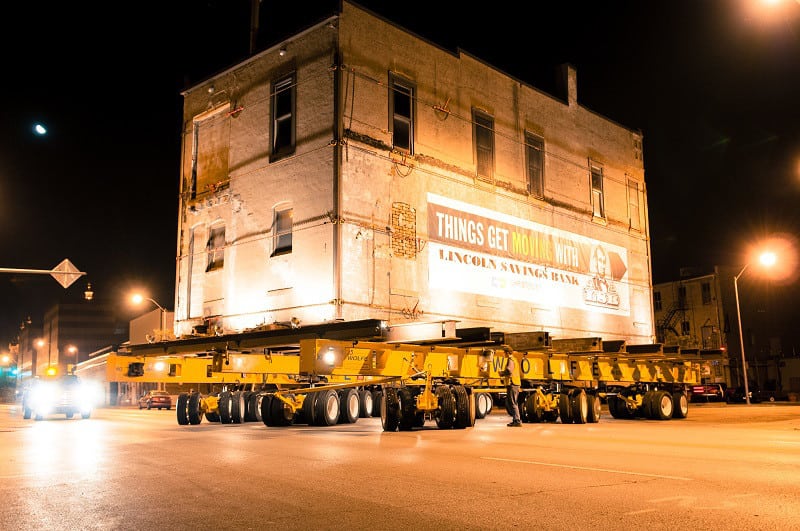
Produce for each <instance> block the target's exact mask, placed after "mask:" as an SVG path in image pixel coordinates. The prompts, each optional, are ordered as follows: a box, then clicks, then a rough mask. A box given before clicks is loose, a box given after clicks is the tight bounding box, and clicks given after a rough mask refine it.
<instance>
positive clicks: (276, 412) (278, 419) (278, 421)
mask: <svg viewBox="0 0 800 531" xmlns="http://www.w3.org/2000/svg"><path fill="white" fill-rule="evenodd" d="M293 418H294V413H293V412H292V409H291V408H290V407H289V405H288V404H286V403H285V402H284V401H283V400H281V399H280V398H275V397H273V398H272V402H271V403H270V422H271V424H270V425H271V426H278V427H282V426H291V425H292V420H293Z"/></svg>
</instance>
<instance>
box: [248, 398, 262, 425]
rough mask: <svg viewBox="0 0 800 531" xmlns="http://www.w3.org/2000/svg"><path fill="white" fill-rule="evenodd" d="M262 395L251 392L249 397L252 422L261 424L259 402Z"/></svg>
mask: <svg viewBox="0 0 800 531" xmlns="http://www.w3.org/2000/svg"><path fill="white" fill-rule="evenodd" d="M263 398H264V395H263V394H261V393H259V392H253V393H252V394H251V395H250V410H251V411H252V413H253V422H262V418H261V400H262V399H263Z"/></svg>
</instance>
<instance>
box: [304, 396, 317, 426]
mask: <svg viewBox="0 0 800 531" xmlns="http://www.w3.org/2000/svg"><path fill="white" fill-rule="evenodd" d="M318 394H319V393H306V395H305V398H303V406H302V407H301V408H300V412H301V416H302V419H303V422H305V423H306V424H308V425H309V426H314V424H315V421H314V416H315V412H316V404H317V395H318Z"/></svg>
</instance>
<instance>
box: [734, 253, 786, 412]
mask: <svg viewBox="0 0 800 531" xmlns="http://www.w3.org/2000/svg"><path fill="white" fill-rule="evenodd" d="M758 260H759V262H761V265H763V266H765V267H771V266H773V265H775V261H776V260H777V258H776V256H775V253H772V252H765V253H761V255H760V256H759V257H758ZM749 265H750V262H747V263H746V264H745V265H744V267H743V268H742V270H741V271H739V274H738V275H736V276H735V277H733V292H734V295H736V317H737V319H738V320H739V348H740V349H741V352H742V371H741V372H742V380H744V399H745V402H746V403H747V405H748V406H749V405H750V385H749V384H748V383H747V360H746V358H745V355H744V335H743V334H742V312H741V309H740V307H739V277H741V276H742V275H743V274H744V272H745V271H746V270H747V268H748V266H749Z"/></svg>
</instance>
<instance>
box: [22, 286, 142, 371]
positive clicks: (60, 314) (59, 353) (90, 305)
mask: <svg viewBox="0 0 800 531" xmlns="http://www.w3.org/2000/svg"><path fill="white" fill-rule="evenodd" d="M117 307H118V304H116V303H114V302H112V301H104V300H102V299H98V298H95V299H93V300H91V301H85V300H81V301H74V302H73V301H62V302H59V303H57V304H54V305H53V306H51V307H50V308H49V309H48V310H47V311H46V312H45V314H44V320H43V323H42V328H41V330H40V334H39V335H38V336H36V337H33V336H31V335H30V334H26V335H25V343H24V344H25V348H26V350H27V352H28V353H29V354H30V355H31V359H32V365H31V367H30V369H31V370H30V375H31V376H37V375H42V374H45V372H46V371H47V369H48V367H54V368H56V370H57V371H58V372H59V373H65V372H67V370H68V369H69V367H70V366H71V365H75V364H77V363H79V362H81V361H84V360H87V359H88V358H89V356H90V354H91V353H93V352H95V351H98V350H101V349H103V348H105V347H108V346H110V345H119V344H120V343H122V342H124V341H126V340H127V339H128V322H127V321H121V320H119V318H118V317H117V313H118V312H117ZM20 340H21V342H20V346H21V347H22V346H23V343H22V336H21V337H20ZM39 340H41V342H42V343H41V346H38V341H39Z"/></svg>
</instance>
